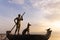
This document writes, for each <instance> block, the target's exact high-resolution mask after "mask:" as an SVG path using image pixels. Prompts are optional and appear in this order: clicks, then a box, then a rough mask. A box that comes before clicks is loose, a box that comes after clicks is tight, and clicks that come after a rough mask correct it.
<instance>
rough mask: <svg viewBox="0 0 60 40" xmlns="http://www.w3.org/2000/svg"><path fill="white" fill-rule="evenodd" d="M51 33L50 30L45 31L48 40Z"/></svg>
mask: <svg viewBox="0 0 60 40" xmlns="http://www.w3.org/2000/svg"><path fill="white" fill-rule="evenodd" d="M51 32H52V30H50V28H49V29H47V34H46V37H47V38H48V39H49V37H50V36H51Z"/></svg>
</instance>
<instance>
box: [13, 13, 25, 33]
mask: <svg viewBox="0 0 60 40" xmlns="http://www.w3.org/2000/svg"><path fill="white" fill-rule="evenodd" d="M24 14H25V13H24ZM24 14H23V15H24ZM23 15H20V14H18V17H16V18H15V19H14V22H15V24H16V30H15V34H16V32H17V31H18V34H19V30H20V26H21V21H23Z"/></svg>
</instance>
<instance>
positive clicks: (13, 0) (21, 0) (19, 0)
mask: <svg viewBox="0 0 60 40" xmlns="http://www.w3.org/2000/svg"><path fill="white" fill-rule="evenodd" d="M8 2H9V3H15V4H24V0H9V1H8Z"/></svg>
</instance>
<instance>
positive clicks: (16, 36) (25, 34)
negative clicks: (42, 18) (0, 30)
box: [6, 14, 52, 40]
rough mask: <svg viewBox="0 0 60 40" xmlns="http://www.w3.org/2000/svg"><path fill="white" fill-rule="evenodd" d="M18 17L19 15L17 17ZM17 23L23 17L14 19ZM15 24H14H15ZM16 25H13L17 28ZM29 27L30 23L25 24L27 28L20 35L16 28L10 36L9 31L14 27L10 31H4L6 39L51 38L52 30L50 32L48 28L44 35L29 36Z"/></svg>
mask: <svg viewBox="0 0 60 40" xmlns="http://www.w3.org/2000/svg"><path fill="white" fill-rule="evenodd" d="M23 15H24V14H23ZM18 16H20V15H18ZM16 20H17V22H18V23H19V21H21V20H23V17H22V16H21V18H20V19H19V18H16ZM15 23H16V22H15ZM18 23H16V25H14V27H15V26H16V27H19V26H18V25H19V24H18ZM29 26H31V24H30V23H28V24H27V28H26V29H24V30H23V32H22V34H19V29H18V28H16V30H15V34H11V31H12V30H13V29H14V27H13V28H12V29H11V31H6V37H7V38H8V39H9V40H48V39H49V38H50V36H51V32H52V30H50V28H48V29H47V30H46V34H43V35H42V34H30V33H29ZM16 31H18V34H16Z"/></svg>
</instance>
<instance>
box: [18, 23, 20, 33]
mask: <svg viewBox="0 0 60 40" xmlns="http://www.w3.org/2000/svg"><path fill="white" fill-rule="evenodd" d="M19 31H20V24H19V26H18V34H19Z"/></svg>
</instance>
